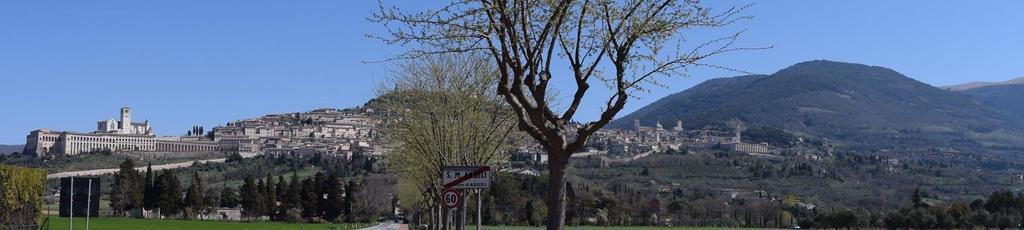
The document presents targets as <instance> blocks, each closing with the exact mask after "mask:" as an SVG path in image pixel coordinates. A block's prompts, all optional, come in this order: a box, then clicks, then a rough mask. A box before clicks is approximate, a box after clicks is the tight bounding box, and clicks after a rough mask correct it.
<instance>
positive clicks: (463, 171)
mask: <svg viewBox="0 0 1024 230" xmlns="http://www.w3.org/2000/svg"><path fill="white" fill-rule="evenodd" d="M491 174H492V173H491V167H487V166H444V167H442V168H441V181H442V184H444V189H445V191H444V193H442V194H441V199H442V200H443V202H444V205H445V207H447V208H448V209H452V208H455V207H459V209H465V208H466V206H465V204H463V203H462V196H461V194H459V192H458V191H457V190H455V189H473V190H475V191H476V229H477V230H479V229H480V222H481V220H480V216H481V215H480V212H481V209H480V205H481V203H482V202H481V198H480V189H485V188H487V187H490V186H491ZM449 197H454V202H449ZM450 203H451V204H450ZM459 213H461V215H462V216H461V217H460V218H461V219H462V221H460V222H461V224H462V226H459V227H460V228H459V229H465V223H466V221H465V217H466V216H465V214H466V212H465V211H464V210H459Z"/></svg>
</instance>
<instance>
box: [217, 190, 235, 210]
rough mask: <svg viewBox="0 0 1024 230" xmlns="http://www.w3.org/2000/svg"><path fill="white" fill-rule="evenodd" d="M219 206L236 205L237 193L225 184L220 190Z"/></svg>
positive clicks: (228, 206) (232, 206) (230, 206)
mask: <svg viewBox="0 0 1024 230" xmlns="http://www.w3.org/2000/svg"><path fill="white" fill-rule="evenodd" d="M220 206H221V207H224V208H235V207H238V193H236V192H235V189H233V188H231V187H228V186H227V185H225V186H224V188H223V189H222V190H221V191H220Z"/></svg>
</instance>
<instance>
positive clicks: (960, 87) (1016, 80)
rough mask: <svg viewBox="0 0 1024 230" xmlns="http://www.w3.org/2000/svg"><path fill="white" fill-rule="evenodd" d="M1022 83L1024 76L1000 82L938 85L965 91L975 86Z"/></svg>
mask: <svg viewBox="0 0 1024 230" xmlns="http://www.w3.org/2000/svg"><path fill="white" fill-rule="evenodd" d="M1022 84H1024V77H1018V78H1014V79H1010V80H1006V81H1002V82H983V81H975V82H968V83H963V84H957V85H950V86H943V87H940V88H943V89H946V90H951V91H965V90H971V89H977V88H982V87H988V86H998V85H1022Z"/></svg>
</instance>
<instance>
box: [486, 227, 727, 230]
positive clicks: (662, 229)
mask: <svg viewBox="0 0 1024 230" xmlns="http://www.w3.org/2000/svg"><path fill="white" fill-rule="evenodd" d="M466 229H474V226H466ZM483 229H487V230H527V229H543V227H526V226H484V227H483ZM565 229H572V230H612V229H615V230H719V229H721V230H724V229H735V228H711V227H651V226H609V227H598V226H576V227H572V226H568V227H565Z"/></svg>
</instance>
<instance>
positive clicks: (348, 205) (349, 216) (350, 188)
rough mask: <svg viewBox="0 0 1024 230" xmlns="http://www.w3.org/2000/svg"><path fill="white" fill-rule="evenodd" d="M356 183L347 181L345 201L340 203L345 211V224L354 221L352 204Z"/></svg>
mask: <svg viewBox="0 0 1024 230" xmlns="http://www.w3.org/2000/svg"><path fill="white" fill-rule="evenodd" d="M355 192H356V182H355V181H354V180H350V181H348V184H346V185H345V199H344V200H343V201H342V205H341V206H342V209H344V211H345V222H349V223H352V222H353V221H354V220H355V216H353V213H352V203H353V202H354V199H355Z"/></svg>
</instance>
